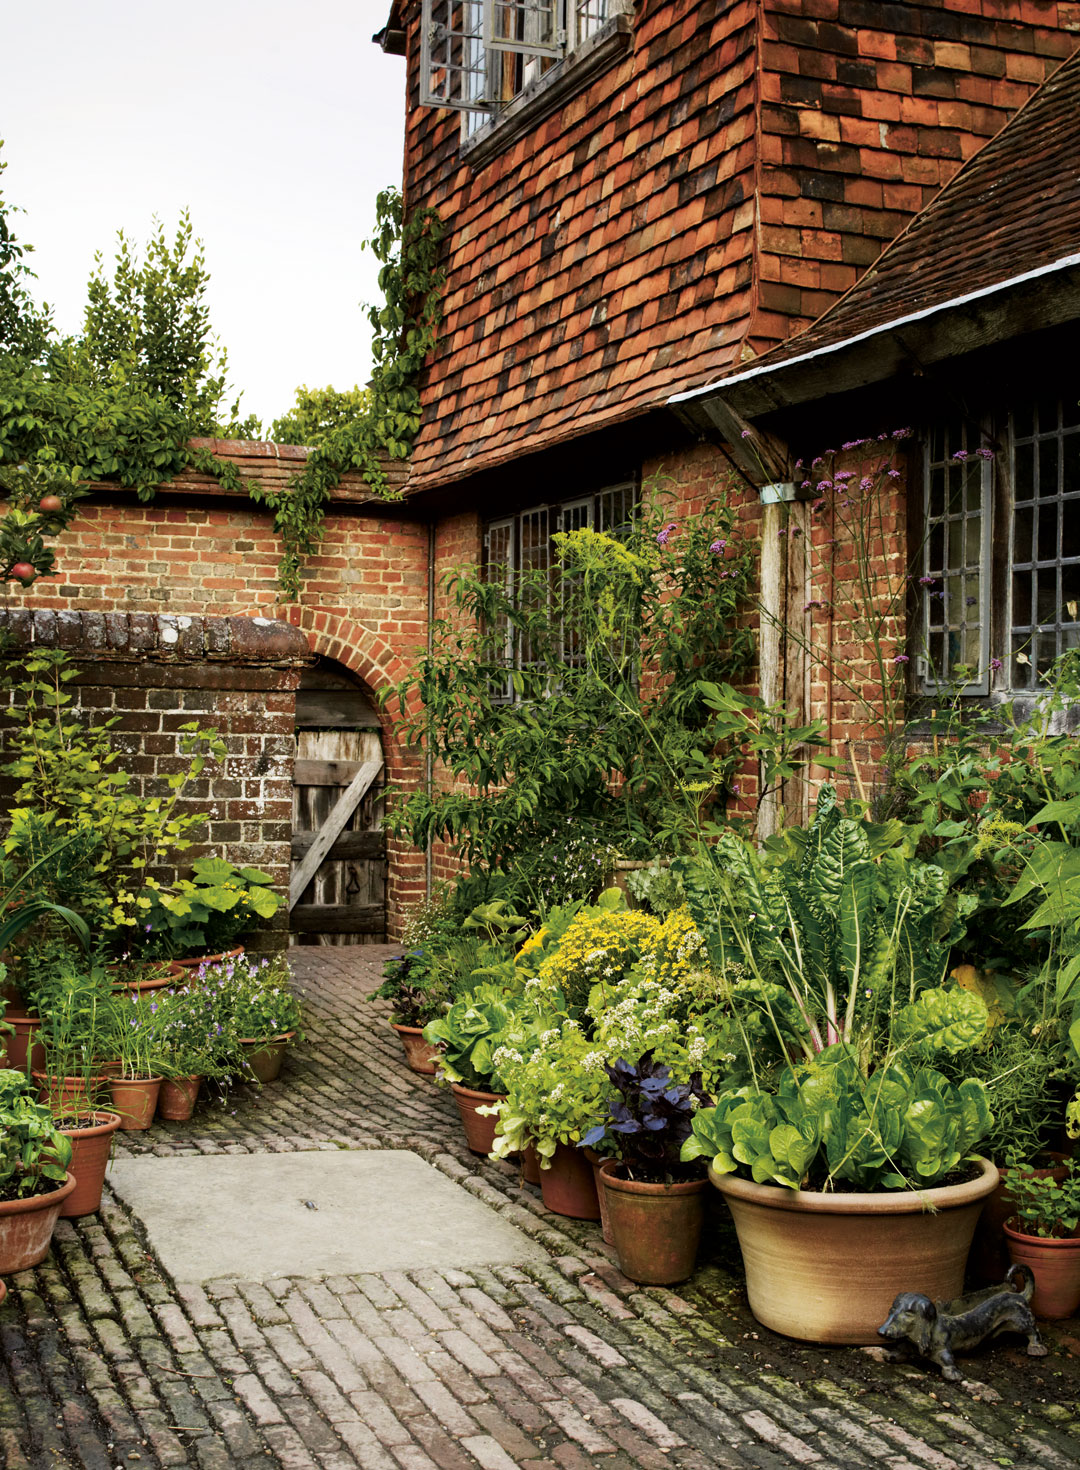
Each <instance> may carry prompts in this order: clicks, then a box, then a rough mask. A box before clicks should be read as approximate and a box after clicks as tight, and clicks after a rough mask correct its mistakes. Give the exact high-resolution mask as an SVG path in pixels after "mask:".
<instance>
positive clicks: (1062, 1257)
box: [1005, 1219, 1080, 1321]
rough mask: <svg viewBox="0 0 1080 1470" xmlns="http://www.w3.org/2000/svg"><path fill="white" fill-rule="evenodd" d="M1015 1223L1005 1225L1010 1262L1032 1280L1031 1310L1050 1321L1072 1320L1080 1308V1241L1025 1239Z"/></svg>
mask: <svg viewBox="0 0 1080 1470" xmlns="http://www.w3.org/2000/svg"><path fill="white" fill-rule="evenodd" d="M1018 1224H1019V1222H1018V1221H1017V1220H1016V1219H1012V1220H1007V1221H1006V1222H1005V1239H1006V1241H1007V1243H1008V1247H1009V1259H1010V1260H1011V1261H1012V1262H1013V1264H1014V1265H1016V1266H1027V1267H1028V1269H1029V1270H1030V1272H1031V1274H1032V1275H1033V1276H1034V1278H1035V1294H1034V1296H1033V1297H1032V1298H1031V1310H1032V1311H1033V1312H1034V1313H1035V1315H1036V1317H1046V1318H1049V1319H1050V1320H1051V1321H1053V1320H1056V1319H1057V1318H1059V1317H1071V1316H1072V1315H1073V1314H1074V1312H1075V1311H1076V1309H1077V1307H1080V1237H1078V1236H1066V1237H1065V1238H1064V1239H1060V1240H1059V1239H1056V1238H1054V1237H1053V1236H1048V1237H1045V1238H1044V1237H1043V1236H1041V1235H1024V1234H1022V1233H1021V1231H1020V1230H1018V1229H1017V1225H1018Z"/></svg>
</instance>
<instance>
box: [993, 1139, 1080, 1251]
mask: <svg viewBox="0 0 1080 1470" xmlns="http://www.w3.org/2000/svg"><path fill="white" fill-rule="evenodd" d="M1025 1163H1026V1160H1024V1159H1023V1158H1022V1157H1021V1156H1020V1155H1019V1154H1015V1155H1013V1156H1012V1157H1011V1158H1010V1159H1009V1194H1010V1196H1011V1197H1012V1199H1013V1201H1014V1203H1015V1205H1016V1218H1015V1219H1014V1220H1013V1221H1012V1224H1013V1226H1014V1227H1015V1228H1016V1229H1017V1230H1019V1231H1020V1232H1021V1234H1023V1235H1037V1236H1039V1237H1041V1238H1042V1239H1053V1240H1062V1239H1066V1238H1068V1237H1070V1236H1074V1235H1076V1234H1077V1231H1078V1229H1080V1170H1077V1168H1076V1164H1075V1162H1074V1160H1072V1159H1069V1160H1068V1162H1067V1165H1066V1168H1067V1172H1066V1175H1065V1178H1064V1179H1062V1180H1058V1179H1054V1178H1052V1177H1051V1176H1050V1175H1049V1174H1046V1175H1043V1176H1041V1177H1040V1176H1038V1175H1036V1174H1034V1173H1033V1172H1032V1171H1031V1170H1030V1169H1029V1168H1025V1167H1024V1165H1025Z"/></svg>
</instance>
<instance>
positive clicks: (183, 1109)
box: [157, 1077, 202, 1123]
mask: <svg viewBox="0 0 1080 1470" xmlns="http://www.w3.org/2000/svg"><path fill="white" fill-rule="evenodd" d="M201 1086H202V1078H201V1077H166V1078H165V1079H164V1081H163V1082H162V1084H161V1091H160V1092H159V1093H158V1104H157V1115H158V1117H159V1118H164V1119H165V1121H166V1122H168V1123H186V1122H187V1120H188V1119H189V1118H190V1117H191V1115H192V1113H193V1112H194V1111H195V1100H196V1098H197V1097H198V1096H199V1088H200V1087H201Z"/></svg>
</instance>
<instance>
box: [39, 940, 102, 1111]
mask: <svg viewBox="0 0 1080 1470" xmlns="http://www.w3.org/2000/svg"><path fill="white" fill-rule="evenodd" d="M111 1004H112V987H111V983H110V979H109V976H108V974H107V972H106V970H105V967H104V965H102V964H100V963H91V962H86V961H79V960H77V959H75V958H74V957H73V956H72V955H70V954H67V953H65V954H63V955H62V956H61V957H60V959H59V960H58V961H57V963H56V966H55V969H54V971H53V973H52V975H51V976H50V978H49V979H48V980H47V981H45V982H44V983H42V984H41V985H40V987H39V988H38V990H37V1006H38V1009H39V1011H40V1013H41V1026H40V1028H39V1030H38V1038H39V1042H40V1045H41V1047H42V1050H43V1052H44V1062H43V1065H42V1067H41V1068H40V1070H35V1071H34V1073H33V1076H34V1080H35V1081H36V1082H37V1083H38V1085H39V1087H40V1088H41V1090H42V1092H43V1093H44V1094H45V1096H44V1101H46V1102H47V1103H48V1104H49V1107H50V1108H51V1109H52V1112H53V1115H54V1117H57V1118H62V1119H64V1120H68V1119H71V1118H76V1117H78V1115H79V1114H80V1113H83V1112H87V1111H92V1110H93V1108H94V1107H95V1106H97V1105H99V1104H100V1103H101V1102H102V1101H103V1100H104V1099H105V1097H106V1096H107V1086H108V1078H107V1075H106V1066H107V1064H108V1062H109V1060H110V1057H109V1047H110V1044H111Z"/></svg>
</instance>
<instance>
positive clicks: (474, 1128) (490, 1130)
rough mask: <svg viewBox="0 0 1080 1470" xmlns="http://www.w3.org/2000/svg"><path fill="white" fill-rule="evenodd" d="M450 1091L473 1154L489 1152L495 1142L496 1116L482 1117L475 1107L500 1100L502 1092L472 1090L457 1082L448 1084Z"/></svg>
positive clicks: (466, 1140) (488, 1105) (481, 1106)
mask: <svg viewBox="0 0 1080 1470" xmlns="http://www.w3.org/2000/svg"><path fill="white" fill-rule="evenodd" d="M450 1091H451V1092H452V1093H453V1094H454V1098H455V1099H456V1101H457V1105H458V1112H459V1113H460V1114H461V1125H462V1127H463V1128H464V1129H465V1142H466V1143H467V1144H468V1145H469V1149H470V1151H471V1152H472V1153H474V1154H489V1153H490V1152H491V1150H492V1146H493V1145H494V1143H495V1124H496V1123H497V1122H498V1121H499V1120H498V1118H495V1117H490V1118H485V1117H482V1116H481V1115H480V1114H479V1113H478V1112H477V1111H476V1110H477V1108H486V1107H490V1106H491V1104H492V1103H497V1102H502V1100H503V1097H504V1096H505V1094H504V1093H501V1092H474V1091H473V1090H472V1088H471V1087H462V1086H461V1084H460V1083H459V1082H452V1083H451V1084H450Z"/></svg>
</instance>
